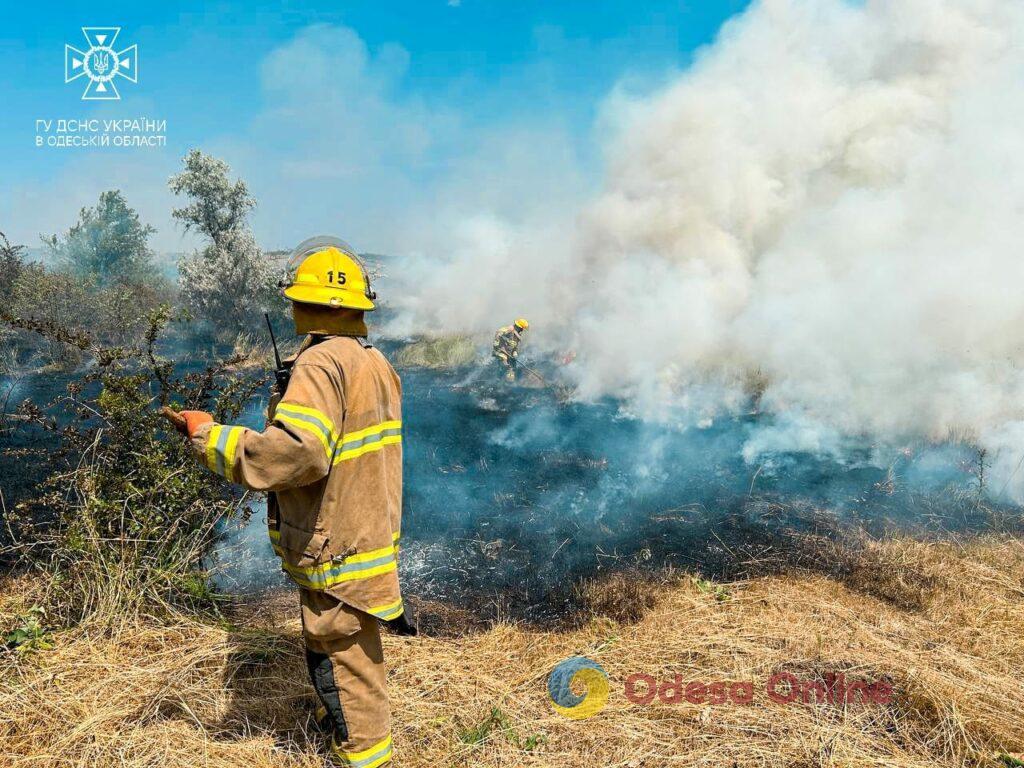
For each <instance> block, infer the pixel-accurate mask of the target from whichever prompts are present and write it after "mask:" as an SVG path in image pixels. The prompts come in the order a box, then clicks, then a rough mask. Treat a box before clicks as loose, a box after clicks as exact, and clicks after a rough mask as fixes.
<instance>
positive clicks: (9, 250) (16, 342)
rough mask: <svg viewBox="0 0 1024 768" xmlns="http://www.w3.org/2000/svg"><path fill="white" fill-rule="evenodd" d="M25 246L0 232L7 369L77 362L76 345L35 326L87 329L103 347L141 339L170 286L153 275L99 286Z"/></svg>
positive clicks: (1, 313) (0, 288)
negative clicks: (27, 252) (33, 259)
mask: <svg viewBox="0 0 1024 768" xmlns="http://www.w3.org/2000/svg"><path fill="white" fill-rule="evenodd" d="M23 254H24V247H23V246H20V245H11V244H10V242H9V241H8V240H7V238H6V237H5V236H4V235H3V233H0V291H2V292H3V296H4V298H5V300H4V301H3V302H2V303H0V320H2V321H5V322H6V325H7V327H6V328H5V329H3V330H2V332H0V333H2V335H0V339H2V340H3V342H4V345H5V347H6V349H7V351H8V354H9V358H7V357H5V359H4V360H3V366H4V368H5V369H6V370H17V369H18V368H21V367H37V368H45V367H51V366H54V367H58V368H72V367H74V366H76V365H78V364H80V363H81V362H82V361H83V359H84V357H83V354H82V353H83V350H82V348H81V347H80V345H77V344H67V343H66V342H67V339H64V338H59V337H60V334H59V333H58V334H57V337H54V336H53V335H52V334H49V335H48V334H37V333H33V332H32V331H34V330H36V329H38V328H51V329H59V328H64V329H68V328H89V329H90V338H91V339H93V340H94V341H95V342H96V343H98V344H101V345H105V346H120V345H124V344H129V343H130V342H131V341H132V340H134V339H138V338H140V337H141V336H142V335H143V333H144V332H145V329H146V323H147V318H148V317H149V315H150V313H151V312H152V311H153V310H154V309H155V308H156V307H158V306H159V305H160V304H161V303H164V302H166V301H168V300H169V298H170V286H169V285H168V284H167V283H165V282H164V281H162V280H158V279H153V280H149V281H147V282H143V283H132V282H127V281H123V282H120V283H117V284H114V285H109V286H105V287H104V286H101V285H100V284H99V283H98V282H97V281H96V279H95V278H94V277H90V276H82V275H79V274H75V273H71V272H53V271H50V270H48V269H46V268H45V267H44V266H43V265H42V264H39V263H30V262H25V261H24V258H23Z"/></svg>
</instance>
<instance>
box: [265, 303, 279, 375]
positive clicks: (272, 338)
mask: <svg viewBox="0 0 1024 768" xmlns="http://www.w3.org/2000/svg"><path fill="white" fill-rule="evenodd" d="M263 317H264V318H265V319H266V321H267V330H268V331H270V343H271V344H272V345H273V347H274V362H275V363H276V364H277V368H278V370H280V369H281V355H280V353H279V352H278V351H277V339H275V338H274V326H273V325H271V324H270V314H269V313H267V312H264V313H263Z"/></svg>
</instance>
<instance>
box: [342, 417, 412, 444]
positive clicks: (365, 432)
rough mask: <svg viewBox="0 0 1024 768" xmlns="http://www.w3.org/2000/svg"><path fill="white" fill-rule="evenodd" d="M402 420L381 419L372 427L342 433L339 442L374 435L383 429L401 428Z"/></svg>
mask: <svg viewBox="0 0 1024 768" xmlns="http://www.w3.org/2000/svg"><path fill="white" fill-rule="evenodd" d="M401 428H402V422H401V421H400V420H397V419H396V420H394V421H382V422H381V423H380V424H374V425H373V426H372V427H366V429H360V430H359V431H358V432H346V433H345V434H344V435H342V438H341V442H342V443H348V442H351V441H352V440H361V439H362V438H364V437H368V436H369V435H375V434H377V433H378V432H383V431H384V430H385V429H401Z"/></svg>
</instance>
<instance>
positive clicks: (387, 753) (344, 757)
mask: <svg viewBox="0 0 1024 768" xmlns="http://www.w3.org/2000/svg"><path fill="white" fill-rule="evenodd" d="M393 752H394V750H393V749H392V746H391V734H388V735H387V736H385V737H384V738H383V739H381V740H380V741H378V742H377V743H376V744H374V745H373V746H372V747H370V748H369V749H364V750H363V751H362V752H344V751H343V750H342V749H341V748H340V747H339V746H338V745H337V744H335V743H334V742H333V741H332V742H331V753H332V755H333V757H334V759H335V762H337V763H338V764H339V765H345V766H351V768H376V767H377V766H378V765H383V764H384V763H386V762H387V761H388V760H390V759H391V755H392V754H393Z"/></svg>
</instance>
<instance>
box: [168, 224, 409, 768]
mask: <svg viewBox="0 0 1024 768" xmlns="http://www.w3.org/2000/svg"><path fill="white" fill-rule="evenodd" d="M282 286H283V288H284V295H285V296H286V297H287V298H288V299H290V300H291V301H292V310H293V314H294V318H295V328H296V332H297V333H298V334H300V335H302V334H304V335H305V339H304V341H303V343H302V346H301V347H300V349H299V352H298V354H297V356H295V357H294V358H292V359H291V360H289V361H287V362H286V364H285V367H286V368H287V369H288V371H287V373H288V374H290V377H288V378H287V379H285V378H284V377H283V376H282V377H279V384H278V386H277V387H276V388H275V389H280V388H281V387H282V384H284V388H283V390H282V391H275V392H274V395H273V397H272V398H271V401H270V407H269V409H268V421H267V426H266V428H265V429H264V430H263V431H262V432H258V431H256V430H252V429H247V428H245V427H240V426H232V425H226V424H217V423H215V422H214V421H213V419H212V418H211V417H210V415H209V414H206V413H202V412H197V411H185V412H182V413H180V414H177V413H174V412H173V411H171V412H169V413H168V414H167V416H168V418H170V419H171V420H172V421H173V422H174V423H175V425H176V426H177V427H178V428H179V429H180V430H181V431H183V432H185V433H186V434H187V435H188V437H189V439H190V440H191V442H192V446H193V448H194V449H195V453H196V456H197V458H198V459H199V461H201V462H203V463H204V464H206V465H207V466H208V467H209V468H210V470H212V471H213V472H216V473H217V474H219V475H221V476H222V477H224V478H226V479H227V480H228V481H229V482H234V483H238V484H240V485H242V486H244V487H245V488H248V489H250V490H254V491H268V492H270V498H269V502H268V507H267V522H268V524H269V536H270V543H271V545H272V546H273V548H274V551H275V552H276V553H277V555H278V556H279V557H280V558H281V566H282V568H283V569H284V571H285V572H286V573H287V574H288V575H289V576H290V577H291V579H292V580H293V581H295V583H296V584H297V585H298V586H299V595H300V605H301V612H302V629H303V637H304V640H305V645H306V662H307V665H308V668H309V674H310V677H311V678H312V681H313V687H314V688H315V690H316V693H317V696H318V697H319V699H320V704H321V707H320V710H319V716H320V717H321V718H322V722H323V723H324V724H325V725H326V726H328V727H329V728H330V729H331V730H332V732H333V739H332V745H331V749H332V756H333V757H334V760H335V762H337V763H338V764H340V765H348V766H358V768H376V766H380V765H383V764H385V763H387V762H388V761H389V760H390V759H391V755H392V747H391V729H390V709H389V706H388V698H387V692H386V690H385V671H384V659H383V653H382V648H381V636H380V624H381V623H385V624H387V625H390V626H391V628H392V629H394V630H396V631H398V632H401V633H406V634H414V633H415V628H414V627H413V625H412V622H411V621H410V620H409V619H408V614H407V613H406V612H405V607H404V605H403V603H402V595H401V593H400V591H399V585H398V574H397V555H398V539H399V532H400V531H401V522H402V520H401V518H402V389H401V383H400V381H399V379H398V375H397V374H396V373H395V371H394V369H393V368H392V367H391V365H390V364H389V363H388V361H387V360H386V359H385V358H384V355H382V354H381V352H380V351H379V350H378V349H376V348H375V347H373V346H372V345H371V344H370V343H369V342H368V341H367V338H366V337H367V329H366V324H365V322H364V319H363V313H364V312H367V311H370V310H373V309H374V307H375V305H374V300H375V298H376V294H374V292H373V291H372V290H371V288H370V280H369V276H368V275H367V272H366V269H365V268H364V266H363V264H362V263H361V261H360V260H359V257H358V256H357V255H356V254H355V252H354V251H353V250H352V249H351V248H350V247H349V246H347V245H346V244H345V243H343V242H342V241H340V240H337V239H335V238H327V237H319V238H312V239H310V240H307V241H306V242H304V243H302V244H301V245H300V246H298V248H296V249H295V251H294V252H293V254H292V258H291V259H290V260H289V263H288V277H287V279H286V280H284V281H283V283H282Z"/></svg>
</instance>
